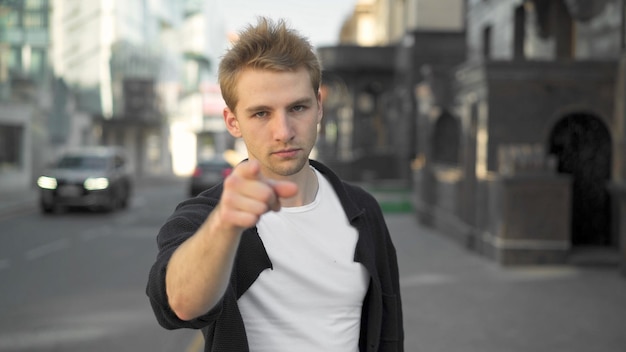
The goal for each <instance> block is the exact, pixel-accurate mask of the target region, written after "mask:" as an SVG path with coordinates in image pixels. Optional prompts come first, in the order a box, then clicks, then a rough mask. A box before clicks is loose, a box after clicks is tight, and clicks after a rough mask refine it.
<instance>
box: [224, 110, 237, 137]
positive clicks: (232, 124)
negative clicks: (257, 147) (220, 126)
mask: <svg viewBox="0 0 626 352" xmlns="http://www.w3.org/2000/svg"><path fill="white" fill-rule="evenodd" d="M222 114H223V115H224V123H225V124H226V129H227V130H228V132H229V133H230V134H231V135H232V136H233V137H235V138H240V137H241V130H240V129H239V121H238V120H237V116H235V113H234V112H232V111H231V110H230V109H229V108H228V107H226V108H224V111H223V112H222Z"/></svg>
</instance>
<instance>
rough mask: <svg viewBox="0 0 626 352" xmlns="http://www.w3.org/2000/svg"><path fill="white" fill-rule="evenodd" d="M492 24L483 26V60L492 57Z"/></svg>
mask: <svg viewBox="0 0 626 352" xmlns="http://www.w3.org/2000/svg"><path fill="white" fill-rule="evenodd" d="M491 55H492V53H491V26H487V27H485V28H483V60H489V59H491Z"/></svg>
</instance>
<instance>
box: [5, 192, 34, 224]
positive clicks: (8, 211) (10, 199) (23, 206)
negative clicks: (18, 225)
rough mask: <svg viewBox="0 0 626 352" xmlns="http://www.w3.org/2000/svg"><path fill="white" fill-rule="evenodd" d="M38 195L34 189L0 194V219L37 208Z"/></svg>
mask: <svg viewBox="0 0 626 352" xmlns="http://www.w3.org/2000/svg"><path fill="white" fill-rule="evenodd" d="M38 201H39V193H38V190H37V189H36V188H34V187H33V188H30V189H20V190H15V191H9V192H1V193H0V217H4V216H10V215H13V214H18V213H21V212H25V211H30V210H34V209H36V208H37V204H38Z"/></svg>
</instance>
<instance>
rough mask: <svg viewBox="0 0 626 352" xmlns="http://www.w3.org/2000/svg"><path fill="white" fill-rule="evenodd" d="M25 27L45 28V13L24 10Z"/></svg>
mask: <svg viewBox="0 0 626 352" xmlns="http://www.w3.org/2000/svg"><path fill="white" fill-rule="evenodd" d="M23 21H24V28H45V26H46V21H45V17H44V13H43V12H40V11H27V12H24V19H23Z"/></svg>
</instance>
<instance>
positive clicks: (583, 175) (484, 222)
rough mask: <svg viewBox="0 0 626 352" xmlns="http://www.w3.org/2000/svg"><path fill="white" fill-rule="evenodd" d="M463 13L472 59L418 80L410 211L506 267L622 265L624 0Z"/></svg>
mask: <svg viewBox="0 0 626 352" xmlns="http://www.w3.org/2000/svg"><path fill="white" fill-rule="evenodd" d="M592 3H593V4H592ZM592 5H593V6H592ZM466 6H467V8H466V14H467V19H466V48H467V59H466V61H465V62H464V63H462V64H461V65H459V66H457V67H455V68H454V69H453V70H452V71H451V74H450V75H449V78H445V77H434V79H431V80H423V81H422V82H417V85H418V86H420V87H421V89H420V90H419V91H420V92H419V94H417V97H416V99H417V106H419V107H420V108H419V109H418V117H417V118H418V121H419V122H418V125H420V126H423V127H424V128H418V129H417V140H418V141H422V142H421V143H420V146H421V147H420V148H419V149H418V151H417V157H416V159H415V162H414V163H413V172H412V174H413V181H414V183H413V185H414V201H415V206H416V211H417V215H418V216H419V218H420V219H421V220H422V221H423V222H424V223H428V224H431V225H433V226H436V227H438V228H441V229H444V230H445V231H444V232H445V233H449V234H452V235H453V236H454V237H455V238H457V239H459V241H461V242H462V243H463V244H464V245H466V246H468V247H470V248H473V249H475V250H477V251H478V252H480V253H483V254H485V255H487V256H488V257H490V258H493V259H494V260H496V261H497V262H499V263H502V264H504V265H509V264H530V263H533V264H535V263H563V262H567V261H571V260H576V258H581V257H580V256H578V253H580V252H583V253H586V254H589V253H592V252H593V253H600V255H599V256H596V260H602V261H610V262H612V263H615V262H617V261H619V260H620V259H619V258H620V257H621V258H622V259H621V260H622V262H623V260H624V258H626V249H625V247H624V243H625V242H626V227H624V222H625V221H626V220H625V218H626V207H625V205H624V204H625V203H624V180H625V172H624V158H625V155H624V154H625V148H624V146H625V145H624V135H625V130H624V108H623V105H624V87H623V86H624V71H623V70H624V67H623V63H622V61H623V60H620V58H622V57H623V54H622V53H623V52H624V27H623V26H624V12H625V8H624V4H623V1H621V0H606V1H594V2H584V1H573V0H572V1H567V0H558V1H545V0H532V1H521V0H507V1H493V0H487V1H478V0H469V1H467V2H466ZM447 84H449V85H451V86H452V87H453V94H452V95H445V94H440V93H438V92H437V91H436V89H433V87H436V86H441V85H447Z"/></svg>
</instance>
